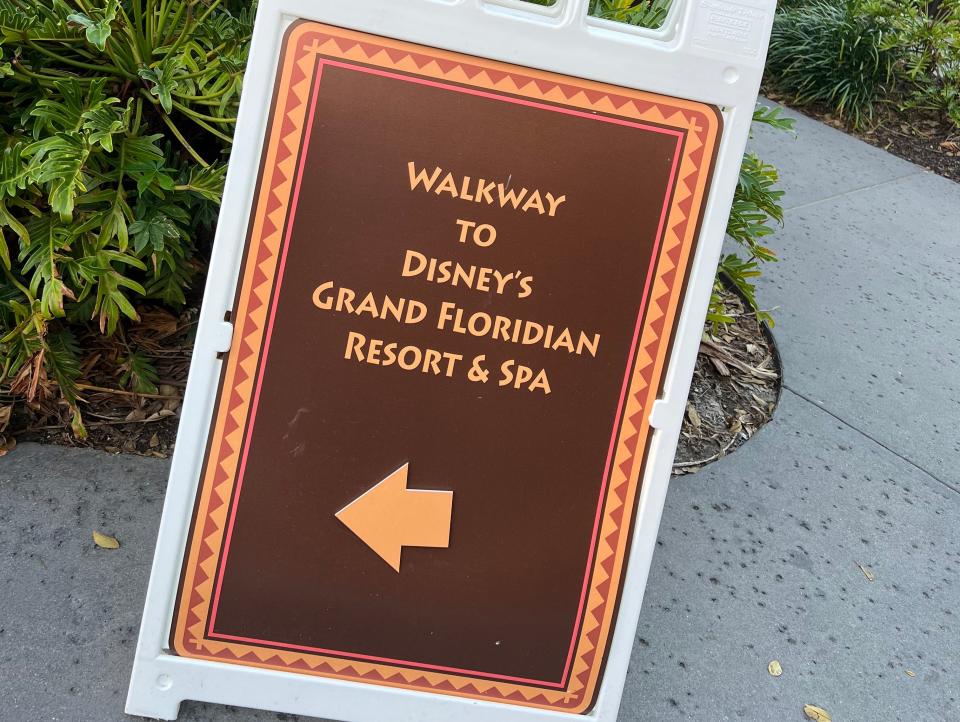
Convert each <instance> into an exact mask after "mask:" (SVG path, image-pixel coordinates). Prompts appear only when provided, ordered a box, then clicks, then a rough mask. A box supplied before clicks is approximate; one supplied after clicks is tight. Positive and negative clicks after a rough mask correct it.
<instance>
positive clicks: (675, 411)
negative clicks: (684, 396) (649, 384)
mask: <svg viewBox="0 0 960 722" xmlns="http://www.w3.org/2000/svg"><path fill="white" fill-rule="evenodd" d="M683 411H684V405H683V404H671V403H670V402H669V401H666V400H665V399H657V400H656V401H654V402H653V408H651V409H650V426H652V427H653V428H655V429H667V428H669V427H670V426H672V425H674V424H679V423H680V422H681V421H682V420H683Z"/></svg>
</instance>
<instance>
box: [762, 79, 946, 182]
mask: <svg viewBox="0 0 960 722" xmlns="http://www.w3.org/2000/svg"><path fill="white" fill-rule="evenodd" d="M764 94H765V95H766V97H768V98H769V99H770V100H775V101H777V102H778V103H785V104H786V105H789V106H790V107H791V108H793V109H794V110H796V111H798V112H800V113H803V114H804V115H806V116H809V117H811V118H814V119H816V120H819V121H821V122H823V123H826V124H827V125H831V126H833V127H834V128H837V129H839V130H842V131H844V132H845V133H849V134H850V135H853V136H856V137H857V138H860V140H863V141H866V142H867V143H870V144H871V145H875V146H877V147H878V148H883V149H884V150H885V151H887V152H889V153H893V155H895V156H898V157H900V158H903V159H904V160H908V161H910V162H911V163H916V164H917V165H919V166H922V167H924V168H926V169H927V170H929V171H932V172H934V173H936V174H938V175H942V176H944V177H945V178H950V179H951V180H954V181H957V182H958V183H960V130H958V129H957V128H956V126H953V125H951V124H949V123H944V122H942V121H941V120H939V119H937V118H934V117H930V116H928V115H926V114H923V113H919V112H901V111H899V110H897V109H896V108H894V107H892V106H890V107H881V109H880V110H879V111H878V113H877V115H876V116H875V117H874V119H873V123H872V127H869V128H864V129H861V130H857V129H854V128H851V127H850V126H849V125H848V124H847V123H846V122H845V121H843V120H841V119H840V118H838V117H837V116H836V115H834V114H833V113H832V112H831V111H830V109H829V108H827V107H826V106H823V105H808V106H798V105H792V104H791V103H790V98H789V97H785V96H780V95H778V94H777V93H776V91H775V90H773V89H771V88H764Z"/></svg>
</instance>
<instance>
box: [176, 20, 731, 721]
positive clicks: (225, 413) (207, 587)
mask: <svg viewBox="0 0 960 722" xmlns="http://www.w3.org/2000/svg"><path fill="white" fill-rule="evenodd" d="M320 55H323V56H325V57H328V58H336V59H339V60H341V61H344V62H353V63H361V64H363V65H365V66H368V67H374V68H382V69H386V70H391V71H397V72H402V73H407V74H414V75H416V76H419V77H422V78H428V79H432V80H438V81H443V82H445V83H450V84H457V85H460V86H468V87H472V88H479V89H483V90H485V91H490V92H493V93H496V94H505V95H510V96H513V97H523V98H530V99H533V100H536V101H538V102H541V103H543V102H545V103H550V104H554V105H558V106H563V107H567V108H572V109H578V110H585V111H588V112H593V113H602V114H604V115H608V116H615V117H619V118H623V119H626V120H630V121H643V122H646V123H654V124H657V125H659V126H662V127H665V128H671V129H678V130H681V131H683V133H684V135H685V138H684V142H683V150H682V158H681V159H680V164H679V170H678V173H677V177H676V181H675V187H674V189H673V197H672V199H671V201H670V209H669V213H668V215H667V221H666V225H665V230H664V234H663V238H662V241H661V245H660V252H659V258H658V260H657V267H656V270H655V274H654V277H653V283H652V287H651V289H650V293H649V297H648V301H647V309H646V312H645V313H646V316H645V318H644V322H643V327H642V329H641V332H640V340H639V344H638V346H637V348H636V349H635V359H634V367H633V371H632V375H631V377H630V385H629V391H628V393H627V396H626V406H625V408H624V409H623V410H622V423H621V428H620V431H619V435H618V437H617V440H616V445H615V452H614V456H613V463H612V465H611V469H610V472H609V474H610V478H609V481H608V485H607V496H606V500H605V502H604V506H603V509H602V517H601V521H600V528H599V533H598V536H597V542H596V543H597V549H596V551H595V556H594V566H593V571H592V574H591V576H590V581H589V587H588V590H587V598H586V606H585V609H584V612H583V618H582V621H581V625H580V630H579V634H578V637H577V640H576V651H575V655H574V657H573V666H572V669H571V670H570V673H569V675H568V677H567V683H566V687H565V688H564V689H559V690H555V689H544V688H543V687H538V686H534V685H528V684H521V683H513V682H503V681H495V680H487V679H479V678H477V677H471V676H465V675H459V674H450V673H442V672H433V671H428V670H420V669H411V668H409V667H401V666H396V665H392V664H386V663H380V662H365V661H358V660H348V659H342V658H338V657H331V656H326V655H323V654H317V653H309V652H303V651H295V650H290V651H287V650H279V649H275V648H267V647H263V646H258V645H255V644H248V643H238V642H225V641H218V640H216V639H209V638H207V637H206V636H205V630H206V628H207V623H208V620H209V616H210V609H211V600H212V598H213V597H214V593H215V590H214V588H213V587H214V577H215V576H216V572H217V565H218V564H219V558H220V554H221V548H222V545H223V541H224V535H225V533H226V529H227V518H228V514H229V506H230V501H231V497H232V495H233V493H234V489H235V486H236V482H237V478H238V469H239V467H240V464H241V459H240V454H241V447H242V444H243V436H244V430H245V425H246V423H247V421H246V420H247V417H248V412H249V411H250V406H251V403H252V399H253V397H254V391H255V389H254V386H255V377H256V367H257V360H258V357H259V351H260V349H261V347H262V345H263V344H264V341H265V333H266V329H267V328H268V326H269V322H270V318H269V317H270V314H271V313H272V311H273V309H272V308H271V299H270V296H271V291H272V287H273V281H274V279H275V277H276V276H277V273H278V268H279V265H280V262H281V246H282V245H283V236H284V226H285V219H286V216H287V211H288V208H289V207H290V205H291V201H292V195H293V188H294V185H295V177H294V176H295V174H296V164H297V155H298V152H299V148H300V144H301V140H302V137H303V135H304V132H305V130H306V128H305V126H306V118H307V117H308V114H309V107H308V106H309V100H310V94H311V87H312V82H311V81H312V78H313V73H314V69H315V67H316V65H317V62H318V56H320ZM273 113H274V116H273V118H272V119H271V124H270V127H269V128H268V131H267V138H266V142H265V147H264V156H263V167H262V171H261V174H260V181H259V183H260V186H259V188H258V192H257V199H256V201H255V208H254V209H253V214H252V217H251V218H252V220H251V228H250V231H249V234H250V235H249V239H248V247H247V250H246V254H247V255H246V260H245V263H244V270H243V273H242V278H241V279H240V286H239V291H238V294H237V305H236V309H235V314H234V319H235V324H236V332H235V333H234V338H233V345H232V347H231V350H230V353H229V356H228V358H227V362H226V364H225V369H224V377H223V378H224V382H223V386H222V391H221V395H220V399H219V401H218V405H217V411H216V415H215V419H214V422H213V427H212V432H211V435H210V441H209V444H210V446H209V449H208V456H207V460H206V463H205V466H204V470H203V475H202V478H201V483H200V487H199V491H198V498H197V507H196V515H195V519H194V522H193V526H192V529H191V534H190V539H189V542H188V546H187V551H186V556H185V559H184V568H183V576H182V583H181V588H180V592H179V596H178V600H177V610H176V612H175V615H174V622H173V627H172V629H171V645H172V647H173V649H174V651H175V652H176V653H177V654H179V655H182V656H185V657H194V658H200V659H208V660H214V661H221V662H231V663H237V664H242V665H246V666H254V667H262V668H268V669H276V670H284V671H294V672H300V673H306V674H314V675H319V676H323V677H333V678H337V679H344V680H350V681H358V682H366V683H372V684H380V685H387V686H391V687H401V688H404V689H411V690H416V691H424V692H435V693H441V694H451V695H457V696H461V697H469V698H474V699H482V700H493V701H501V702H508V703H512V704H518V705H526V706H531V707H541V708H547V709H555V710H562V711H566V712H573V713H581V712H584V711H586V710H587V709H589V707H590V706H591V705H592V703H593V699H594V696H595V694H596V691H597V688H598V685H599V680H600V675H601V671H602V667H603V662H604V660H605V658H606V651H607V646H608V642H609V638H610V635H611V634H612V632H613V627H614V622H615V610H616V606H617V600H618V598H619V593H620V584H621V582H622V579H623V575H624V572H625V563H626V557H627V553H628V542H629V538H630V530H631V527H632V523H633V516H634V513H635V509H636V502H637V495H638V493H639V487H640V477H641V472H642V469H643V463H644V459H645V456H646V447H647V441H648V438H649V433H650V428H649V422H648V417H649V409H650V407H651V404H652V403H653V402H654V401H655V400H656V398H657V394H658V391H659V387H660V383H661V380H662V377H663V373H664V371H665V367H666V363H667V361H668V358H667V357H668V354H669V350H670V347H671V345H672V336H673V328H674V325H675V319H676V315H677V313H678V312H679V309H680V302H681V299H682V295H683V288H684V282H685V280H686V275H687V272H688V269H689V265H690V260H691V256H692V253H693V249H694V247H695V243H696V235H697V230H698V226H699V221H700V214H701V210H702V206H703V204H704V200H705V198H706V194H707V189H708V181H709V177H710V173H711V170H712V164H713V159H714V156H715V152H716V147H717V144H718V142H719V136H720V132H721V120H720V116H719V113H718V112H717V111H716V109H715V108H713V107H712V106H707V105H704V104H701V103H693V102H688V101H684V100H679V99H676V98H670V97H665V96H658V95H653V94H650V93H643V92H639V91H633V90H628V89H625V88H620V87H615V86H609V85H604V84H601V83H595V82H591V81H586V80H580V79H575V78H570V77H567V76H561V75H556V74H552V73H547V72H542V71H538V70H533V69H529V68H521V67H518V66H512V65H507V64H504V63H498V62H494V61H489V60H484V59H480V58H475V57H471V56H465V55H460V54H457V53H451V52H446V51H441V50H436V49H433V48H425V47H422V46H418V45H412V44H409V43H404V42H399V41H394V40H389V39H386V38H381V37H376V36H372V35H367V34H364V33H359V32H353V31H349V30H344V29H340V28H334V27H330V26H326V25H321V24H318V23H309V22H301V23H298V24H296V25H294V26H293V27H292V28H291V29H290V30H289V31H288V35H287V37H286V40H285V44H284V49H283V51H282V54H281V58H280V67H279V69H278V79H277V87H276V101H275V107H274V110H273Z"/></svg>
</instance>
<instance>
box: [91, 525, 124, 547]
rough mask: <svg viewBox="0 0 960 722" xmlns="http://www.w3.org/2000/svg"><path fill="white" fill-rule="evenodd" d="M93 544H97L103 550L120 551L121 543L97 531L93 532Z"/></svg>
mask: <svg viewBox="0 0 960 722" xmlns="http://www.w3.org/2000/svg"><path fill="white" fill-rule="evenodd" d="M93 543H94V544H96V545H97V546H98V547H100V548H101V549H119V548H120V542H118V541H117V540H116V539H114V538H113V537H112V536H107V535H106V534H103V533H101V532H98V531H97V530H96V529H94V531H93Z"/></svg>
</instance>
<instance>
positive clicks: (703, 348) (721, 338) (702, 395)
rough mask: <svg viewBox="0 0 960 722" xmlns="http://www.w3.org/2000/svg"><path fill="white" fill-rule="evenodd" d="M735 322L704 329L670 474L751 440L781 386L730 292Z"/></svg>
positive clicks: (766, 348) (770, 357)
mask: <svg viewBox="0 0 960 722" xmlns="http://www.w3.org/2000/svg"><path fill="white" fill-rule="evenodd" d="M729 304H730V306H731V307H732V308H733V311H734V314H733V315H734V317H735V321H734V323H732V324H729V325H727V326H724V327H722V328H720V329H717V330H714V329H712V328H711V327H710V326H707V327H706V328H705V331H704V334H703V338H702V340H701V344H700V355H699V356H698V358H697V365H696V368H695V371H694V377H693V382H692V384H691V388H690V396H689V399H688V402H687V406H686V409H685V413H684V420H683V427H682V429H681V434H680V443H679V446H678V450H677V456H676V460H675V462H674V473H675V474H684V473H693V472H696V471H698V470H699V469H700V468H701V467H702V466H703V465H704V464H707V463H710V462H712V461H715V460H717V459H719V458H721V457H723V456H724V455H726V454H727V453H729V452H730V451H731V450H732V449H733V448H735V447H736V446H737V445H739V444H740V443H743V442H744V441H746V440H747V439H749V438H750V437H751V436H753V434H754V433H755V432H756V431H757V430H758V429H759V428H760V427H761V426H763V425H764V424H765V423H766V422H767V421H768V420H769V419H770V417H771V415H772V413H773V409H774V406H775V405H776V399H777V394H778V389H779V370H778V368H777V363H776V360H775V358H774V351H773V349H772V348H771V347H770V345H769V341H768V339H767V338H766V336H764V334H763V332H762V330H761V328H760V326H759V323H758V322H757V320H756V317H755V316H754V315H753V314H751V313H748V312H747V310H746V309H745V308H744V305H743V302H742V300H741V299H740V298H739V297H738V296H735V295H733V294H729Z"/></svg>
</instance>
